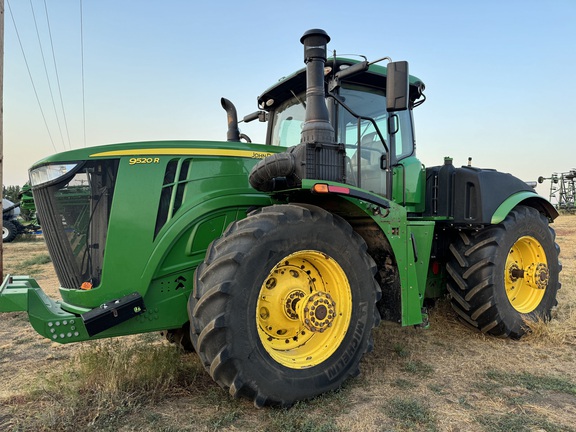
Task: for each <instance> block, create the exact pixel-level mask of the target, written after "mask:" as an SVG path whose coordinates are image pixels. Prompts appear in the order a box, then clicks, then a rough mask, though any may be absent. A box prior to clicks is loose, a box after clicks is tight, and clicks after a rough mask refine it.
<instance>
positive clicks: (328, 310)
mask: <svg viewBox="0 0 576 432" xmlns="http://www.w3.org/2000/svg"><path fill="white" fill-rule="evenodd" d="M256 311H257V312H256V322H257V326H258V334H259V336H260V341H261V342H262V345H263V347H264V349H265V350H266V351H267V352H268V354H270V356H271V357H272V358H273V359H274V360H276V361H277V362H279V363H281V364H282V365H284V366H286V367H290V368H294V369H302V368H308V367H312V366H314V365H317V364H319V363H321V362H322V361H324V360H326V359H327V358H329V357H330V356H331V355H332V354H333V353H334V351H335V350H336V349H337V348H338V346H339V345H340V343H341V342H342V340H343V339H344V336H345V334H346V330H347V329H348V326H349V325H350V320H351V316H352V297H351V290H350V284H349V282H348V278H347V277H346V274H345V273H344V271H343V270H342V268H341V267H340V265H339V264H338V262H336V260H334V259H333V258H331V257H329V256H327V255H326V254H324V253H322V252H318V251H314V250H303V251H300V252H295V253H293V254H291V255H288V256H286V257H285V258H284V259H282V260H281V261H280V262H278V264H276V266H274V268H273V269H272V270H271V271H270V273H269V275H268V277H267V278H266V279H265V280H264V282H263V283H262V287H261V289H260V293H259V296H258V303H257V305H256Z"/></svg>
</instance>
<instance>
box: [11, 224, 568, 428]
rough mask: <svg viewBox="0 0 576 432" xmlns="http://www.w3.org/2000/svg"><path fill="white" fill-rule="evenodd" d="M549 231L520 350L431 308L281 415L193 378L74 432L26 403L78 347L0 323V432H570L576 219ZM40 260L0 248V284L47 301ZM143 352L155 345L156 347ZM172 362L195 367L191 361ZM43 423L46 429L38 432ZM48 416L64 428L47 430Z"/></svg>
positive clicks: (19, 320)
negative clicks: (542, 316) (346, 373)
mask: <svg viewBox="0 0 576 432" xmlns="http://www.w3.org/2000/svg"><path fill="white" fill-rule="evenodd" d="M553 227H554V228H555V230H556V233H557V242H558V244H559V245H560V247H561V251H562V252H561V261H562V264H563V270H562V273H561V282H562V288H561V290H560V291H559V293H558V307H557V309H556V310H555V313H554V319H553V320H552V321H551V322H550V323H548V324H547V325H538V326H535V328H534V332H533V334H531V335H529V336H528V337H525V338H524V339H522V340H521V341H511V340H503V339H496V338H492V337H486V336H484V335H482V334H480V333H477V332H475V331H473V330H470V329H468V328H466V327H464V326H463V325H462V324H461V323H460V322H458V321H457V319H456V317H455V315H454V313H453V312H452V311H451V309H450V307H449V305H448V304H447V302H446V301H440V302H439V303H438V305H437V306H436V307H435V308H434V309H433V310H432V311H431V316H430V321H431V325H430V328H429V329H427V330H423V329H416V328H401V327H399V326H397V325H395V324H392V323H383V324H382V325H381V326H380V327H379V328H378V329H377V330H376V333H375V349H374V351H373V352H372V353H370V354H368V355H366V357H365V358H364V360H363V362H362V366H361V375H360V376H359V377H357V378H355V379H352V380H350V381H349V382H347V383H346V385H345V386H344V388H343V389H342V390H341V391H339V392H335V393H334V394H330V395H327V396H322V397H320V398H317V399H315V400H313V401H309V402H303V403H299V404H297V405H296V406H295V407H293V408H292V409H290V410H280V409H274V408H265V409H260V410H258V409H255V408H254V407H253V406H252V404H251V403H249V402H247V401H243V400H231V399H230V398H229V396H228V395H227V393H226V392H224V391H223V390H221V389H220V388H219V387H218V386H217V385H216V384H214V383H212V381H211V380H210V378H209V376H208V375H207V374H205V373H202V374H200V377H199V378H198V379H196V380H195V381H194V382H193V384H188V385H187V386H180V387H179V388H178V389H175V391H174V394H173V395H168V396H167V397H165V398H164V399H163V400H155V401H153V402H149V403H146V402H143V403H140V404H138V406H137V407H136V408H134V407H132V408H130V409H129V408H126V409H125V410H123V411H118V410H115V411H107V412H108V413H110V412H114V413H115V414H114V418H109V419H108V420H107V422H105V423H103V422H102V421H101V419H97V418H94V419H93V420H92V421H91V422H89V423H82V422H81V421H80V420H79V419H80V417H81V413H75V414H74V412H73V410H69V409H68V410H66V409H65V407H62V406H60V405H58V403H59V402H58V401H51V400H50V398H45V397H44V398H42V397H38V398H37V399H35V397H32V396H30V395H31V388H32V387H34V388H38V387H40V388H49V386H47V385H45V382H46V380H50V379H53V377H54V376H59V375H63V374H65V373H66V371H68V370H69V369H71V368H74V367H75V365H74V361H75V359H76V353H77V352H78V350H79V349H81V347H82V346H83V345H84V344H75V345H59V344H56V343H53V342H51V341H50V340H47V339H42V338H41V337H40V336H39V335H37V334H36V333H35V332H34V331H33V330H32V328H31V327H30V326H29V324H28V322H27V318H26V315H25V314H23V313H8V314H1V315H0V431H4V430H39V429H44V430H123V431H132V430H150V431H157V430H163V431H192V430H201V431H210V430H229V431H249V430H261V431H278V430H280V431H301V430H302V431H397V430H398V431H412V430H419V431H434V430H435V431H507V432H511V431H550V432H552V431H576V367H575V365H576V216H574V215H563V216H560V218H558V219H557V220H556V222H555V223H554V224H553ZM45 256H47V252H46V248H45V245H44V243H43V241H42V239H41V238H28V239H23V240H21V241H17V242H14V243H10V244H5V245H4V268H5V270H4V273H5V274H9V273H12V274H28V275H32V276H34V277H35V278H36V279H37V281H38V282H39V284H40V286H42V287H43V289H44V290H45V292H46V293H47V294H48V295H50V296H51V297H53V298H56V299H57V298H58V281H57V279H56V277H55V276H54V272H53V269H52V265H51V263H44V264H41V262H43V260H42V259H41V258H42V257H45ZM35 262H39V263H35ZM148 340H152V342H153V343H158V344H162V343H165V341H163V339H162V338H161V337H160V336H159V335H153V336H149V339H148ZM138 341H139V342H137V343H141V342H142V339H138ZM100 343H102V344H106V343H116V342H114V341H109V342H108V341H103V342H100ZM181 359H182V361H183V362H191V363H194V362H196V360H195V354H194V353H190V354H182V358H181ZM46 392H48V391H47V390H46ZM47 413H49V414H47ZM71 413H72V414H71ZM43 415H44V416H45V417H44V418H46V419H49V420H46V421H47V423H44V426H40V427H39V423H38V418H42V416H43ZM58 415H61V416H67V418H65V419H63V420H60V421H55V420H54V418H53V417H55V416H58ZM76 415H77V416H78V417H76ZM50 422H51V423H50Z"/></svg>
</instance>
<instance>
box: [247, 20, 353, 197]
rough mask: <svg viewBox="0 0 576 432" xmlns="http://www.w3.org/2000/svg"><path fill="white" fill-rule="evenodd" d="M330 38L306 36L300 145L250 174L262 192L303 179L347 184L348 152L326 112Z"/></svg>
mask: <svg viewBox="0 0 576 432" xmlns="http://www.w3.org/2000/svg"><path fill="white" fill-rule="evenodd" d="M329 41H330V37H329V36H328V35H327V34H326V32H325V31H324V30H320V29H312V30H308V31H307V32H306V33H304V36H302V38H301V39H300V42H302V44H303V45H304V62H305V63H306V116H305V120H304V123H303V125H302V132H301V137H300V144H298V145H296V146H294V147H290V148H289V149H288V151H286V152H285V153H278V154H275V155H272V156H268V157H267V158H265V159H263V160H261V161H260V162H258V164H256V166H255V167H254V168H253V169H252V171H251V172H250V177H249V180H250V184H251V185H252V187H253V188H255V189H257V190H260V191H262V192H270V191H277V190H283V189H290V188H299V187H301V186H302V180H303V179H316V180H328V181H336V182H340V183H344V182H345V174H346V172H345V168H344V166H345V164H344V160H345V157H346V150H345V148H344V145H342V144H337V143H336V140H335V134H334V127H333V126H332V124H331V123H330V116H329V114H328V109H327V108H326V94H325V92H324V86H325V83H324V66H325V65H326V45H327V44H328V42H329Z"/></svg>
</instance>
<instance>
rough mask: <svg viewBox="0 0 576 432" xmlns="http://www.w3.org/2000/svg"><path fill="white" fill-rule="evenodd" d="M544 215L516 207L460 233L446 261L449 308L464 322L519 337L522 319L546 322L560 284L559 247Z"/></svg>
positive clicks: (523, 328) (524, 324)
mask: <svg viewBox="0 0 576 432" xmlns="http://www.w3.org/2000/svg"><path fill="white" fill-rule="evenodd" d="M554 239H555V234H554V230H552V229H551V228H550V227H549V226H548V221H547V219H546V218H545V217H544V216H543V215H542V214H540V213H539V212H538V211H537V210H536V209H534V208H532V207H526V206H518V207H516V208H515V209H514V210H512V211H511V212H510V214H509V215H508V216H507V217H506V219H505V220H504V221H503V222H502V223H500V224H498V225H494V226H489V227H486V228H484V229H481V230H479V231H475V232H465V231H461V232H459V234H458V236H457V239H456V241H455V242H454V243H453V244H452V245H451V246H450V252H451V260H450V261H449V263H448V265H447V271H448V274H449V281H448V292H449V294H450V297H451V304H452V308H453V309H454V310H455V311H456V313H457V314H458V315H459V316H460V318H461V319H463V320H464V321H465V322H467V323H468V324H470V325H472V326H473V327H476V328H477V329H479V330H480V331H482V332H484V333H487V334H491V335H494V336H499V337H510V338H513V339H518V338H520V337H521V336H522V335H524V334H525V333H526V331H527V330H528V325H527V322H533V321H537V320H545V321H546V320H549V319H550V316H551V310H552V308H553V307H554V306H556V303H557V302H556V293H557V292H558V289H559V288H560V283H559V281H558V276H559V273H560V270H561V265H560V263H559V261H558V254H559V252H560V248H559V247H558V245H557V244H556V243H555V240H554Z"/></svg>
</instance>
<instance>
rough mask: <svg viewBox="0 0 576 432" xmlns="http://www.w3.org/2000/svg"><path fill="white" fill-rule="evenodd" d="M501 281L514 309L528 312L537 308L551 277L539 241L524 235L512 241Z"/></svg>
mask: <svg viewBox="0 0 576 432" xmlns="http://www.w3.org/2000/svg"><path fill="white" fill-rule="evenodd" d="M504 280H505V285H506V295H507V296H508V300H510V303H511V304H512V306H513V307H514V309H516V310H517V311H518V312H520V313H530V312H532V311H533V310H534V309H536V308H537V307H538V305H539V304H540V302H541V301H542V298H544V293H545V292H546V288H547V287H548V281H549V280H550V273H549V270H548V261H547V259H546V253H545V252H544V249H543V248H542V245H541V244H540V242H539V241H538V240H536V239H535V238H534V237H531V236H524V237H520V238H519V239H518V241H516V243H514V245H513V246H512V247H511V248H510V252H509V253H508V258H507V259H506V269H505V275H504Z"/></svg>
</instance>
